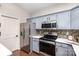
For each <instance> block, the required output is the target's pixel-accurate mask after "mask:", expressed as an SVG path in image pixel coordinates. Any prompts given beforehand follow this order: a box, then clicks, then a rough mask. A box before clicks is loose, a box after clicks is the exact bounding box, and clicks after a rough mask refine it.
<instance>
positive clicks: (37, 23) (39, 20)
mask: <svg viewBox="0 0 79 59" xmlns="http://www.w3.org/2000/svg"><path fill="white" fill-rule="evenodd" d="M35 22H36V29H41V25H42V24H41V23H42V17H39V18H37V19H36V20H35Z"/></svg>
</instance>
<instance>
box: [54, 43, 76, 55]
mask: <svg viewBox="0 0 79 59" xmlns="http://www.w3.org/2000/svg"><path fill="white" fill-rule="evenodd" d="M55 52H56V56H75V52H74V50H73V47H72V46H71V45H69V44H64V43H59V42H57V43H56V50H55Z"/></svg>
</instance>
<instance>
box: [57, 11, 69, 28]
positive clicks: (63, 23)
mask: <svg viewBox="0 0 79 59" xmlns="http://www.w3.org/2000/svg"><path fill="white" fill-rule="evenodd" d="M57 29H70V11H66V12H61V13H58V14H57Z"/></svg>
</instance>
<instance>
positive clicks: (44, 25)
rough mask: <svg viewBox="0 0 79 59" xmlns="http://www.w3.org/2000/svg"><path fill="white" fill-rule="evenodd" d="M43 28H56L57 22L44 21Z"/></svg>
mask: <svg viewBox="0 0 79 59" xmlns="http://www.w3.org/2000/svg"><path fill="white" fill-rule="evenodd" d="M41 27H42V28H56V27H57V25H56V22H51V23H43V24H42V26H41Z"/></svg>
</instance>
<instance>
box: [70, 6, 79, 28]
mask: <svg viewBox="0 0 79 59" xmlns="http://www.w3.org/2000/svg"><path fill="white" fill-rule="evenodd" d="M71 29H79V7H77V8H75V9H73V10H72V11H71Z"/></svg>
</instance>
